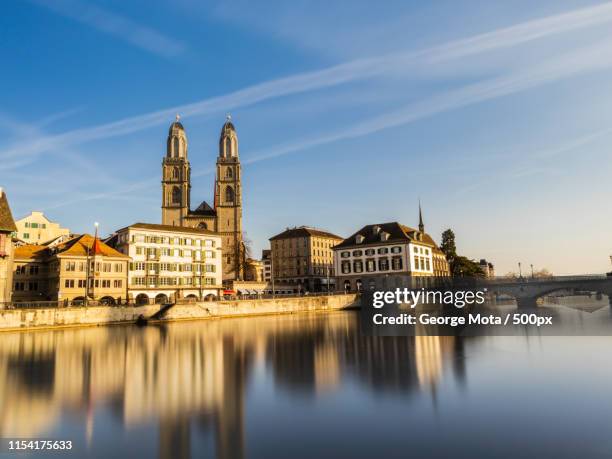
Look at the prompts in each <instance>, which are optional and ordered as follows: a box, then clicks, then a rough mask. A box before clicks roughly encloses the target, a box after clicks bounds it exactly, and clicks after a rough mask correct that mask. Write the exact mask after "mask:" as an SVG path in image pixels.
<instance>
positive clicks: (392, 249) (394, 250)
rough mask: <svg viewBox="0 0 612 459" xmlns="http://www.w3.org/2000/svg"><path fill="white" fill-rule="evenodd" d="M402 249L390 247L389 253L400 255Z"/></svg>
mask: <svg viewBox="0 0 612 459" xmlns="http://www.w3.org/2000/svg"><path fill="white" fill-rule="evenodd" d="M401 251H402V248H401V247H399V246H395V247H391V253H400V252H401Z"/></svg>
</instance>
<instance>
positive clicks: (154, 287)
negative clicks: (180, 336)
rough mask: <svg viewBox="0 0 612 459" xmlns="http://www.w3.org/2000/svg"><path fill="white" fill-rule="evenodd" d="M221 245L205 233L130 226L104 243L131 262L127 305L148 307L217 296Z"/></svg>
mask: <svg viewBox="0 0 612 459" xmlns="http://www.w3.org/2000/svg"><path fill="white" fill-rule="evenodd" d="M221 240H222V238H221V236H220V235H218V234H217V233H215V232H214V231H209V230H206V229H200V228H182V227H177V226H172V225H156V224H152V223H134V224H133V225H130V226H128V227H125V228H122V229H120V230H118V231H116V232H115V234H113V235H112V236H111V237H110V238H109V239H108V240H107V242H108V244H109V245H111V246H112V247H114V248H116V249H117V250H118V251H119V252H121V253H122V254H124V255H127V256H129V257H130V259H131V262H130V264H129V270H128V295H129V299H130V301H131V302H135V303H136V304H148V303H153V302H156V303H168V302H174V301H178V300H182V299H187V300H193V301H197V300H212V299H216V298H218V297H219V296H221V293H222V289H223V286H222V269H221V266H222V260H221V255H222V253H223V248H222V245H221Z"/></svg>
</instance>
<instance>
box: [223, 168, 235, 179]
mask: <svg viewBox="0 0 612 459" xmlns="http://www.w3.org/2000/svg"><path fill="white" fill-rule="evenodd" d="M225 177H226V178H233V177H234V170H233V169H232V168H231V167H228V168H227V169H226V171H225Z"/></svg>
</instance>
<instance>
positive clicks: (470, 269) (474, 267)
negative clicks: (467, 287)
mask: <svg viewBox="0 0 612 459" xmlns="http://www.w3.org/2000/svg"><path fill="white" fill-rule="evenodd" d="M451 274H452V275H453V276H456V277H484V275H485V273H484V271H483V270H482V268H481V267H480V265H479V264H478V263H476V262H475V261H474V260H470V259H469V258H467V257H462V256H459V255H457V256H456V257H455V259H454V260H453V263H452V264H451Z"/></svg>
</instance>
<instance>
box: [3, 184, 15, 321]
mask: <svg viewBox="0 0 612 459" xmlns="http://www.w3.org/2000/svg"><path fill="white" fill-rule="evenodd" d="M16 230H17V228H16V226H15V222H14V221H13V215H12V214H11V208H10V207H9V203H8V199H7V198H6V193H5V192H4V190H3V189H2V188H0V309H2V308H3V307H4V306H5V305H6V303H8V302H9V301H10V300H11V290H12V288H13V242H12V234H13V233H14V232H15V231H16Z"/></svg>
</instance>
